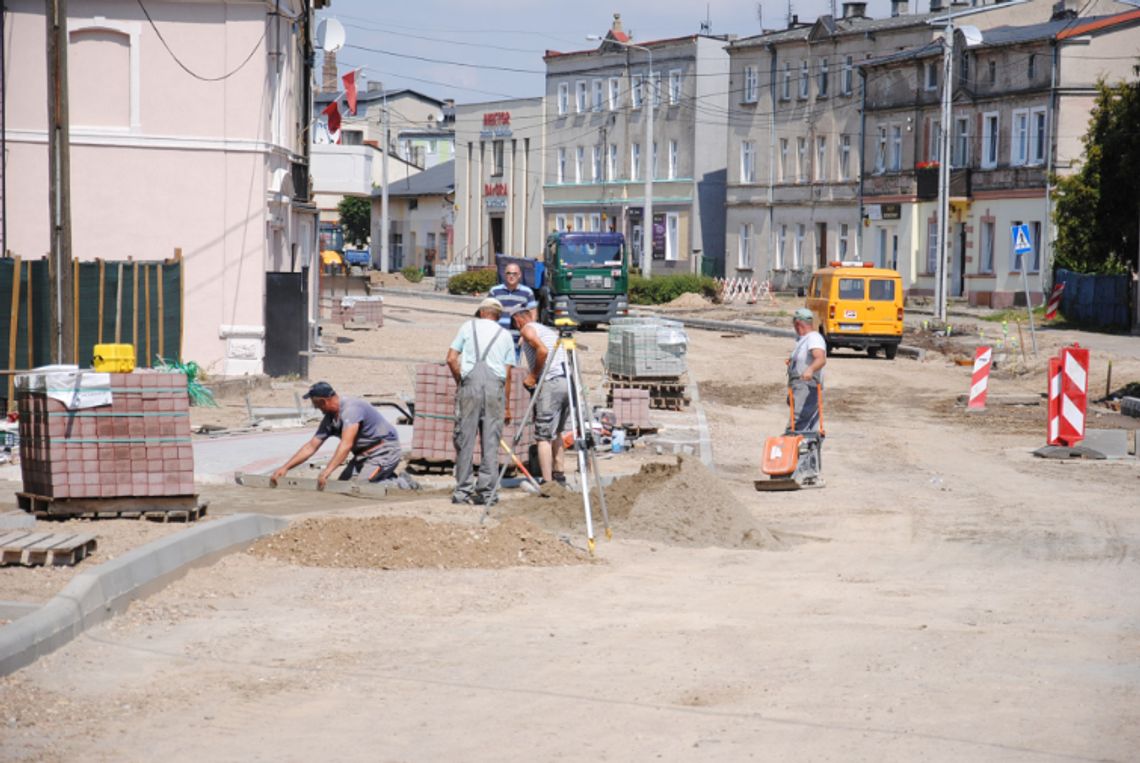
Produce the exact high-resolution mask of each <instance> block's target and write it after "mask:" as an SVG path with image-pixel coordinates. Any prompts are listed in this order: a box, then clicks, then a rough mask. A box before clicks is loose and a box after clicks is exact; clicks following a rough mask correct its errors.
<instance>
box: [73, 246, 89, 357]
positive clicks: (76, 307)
mask: <svg viewBox="0 0 1140 763" xmlns="http://www.w3.org/2000/svg"><path fill="white" fill-rule="evenodd" d="M71 291H72V292H74V295H73V297H74V299H75V301H74V302H72V305H74V307H73V308H72V316H71V317H72V321H71V322H72V327H71V362H72V363H75V364H77V365H78V366H80V367H82V366H86V365H88V363H84V362H82V361H81V360H79V314H80V310H79V258H78V257H73V258H72V260H71ZM88 361H90V358H88Z"/></svg>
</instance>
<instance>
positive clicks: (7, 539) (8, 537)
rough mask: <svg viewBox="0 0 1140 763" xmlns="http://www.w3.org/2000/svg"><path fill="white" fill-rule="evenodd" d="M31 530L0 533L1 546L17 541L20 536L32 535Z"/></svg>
mask: <svg viewBox="0 0 1140 763" xmlns="http://www.w3.org/2000/svg"><path fill="white" fill-rule="evenodd" d="M31 534H32V531H31V530H12V531H11V532H6V533H4V534H3V535H0V546H7V545H8V544H9V543H15V542H16V541H18V540H19V539H20V538H23V537H25V536H27V535H31Z"/></svg>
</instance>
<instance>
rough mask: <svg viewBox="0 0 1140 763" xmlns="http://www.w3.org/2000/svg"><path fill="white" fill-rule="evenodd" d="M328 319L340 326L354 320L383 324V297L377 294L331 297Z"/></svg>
mask: <svg viewBox="0 0 1140 763" xmlns="http://www.w3.org/2000/svg"><path fill="white" fill-rule="evenodd" d="M330 319H331V320H332V322H333V323H339V324H341V325H342V326H343V325H345V324H347V323H349V322H351V321H354V320H355V321H356V322H358V323H375V324H376V325H377V326H383V325H384V298H383V297H381V296H379V295H377V296H373V297H340V298H336V299H333V302H332V308H331V315H330Z"/></svg>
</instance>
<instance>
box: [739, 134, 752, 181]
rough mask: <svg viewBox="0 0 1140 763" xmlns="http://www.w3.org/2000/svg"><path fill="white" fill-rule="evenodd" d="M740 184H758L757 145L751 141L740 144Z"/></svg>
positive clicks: (743, 141)
mask: <svg viewBox="0 0 1140 763" xmlns="http://www.w3.org/2000/svg"><path fill="white" fill-rule="evenodd" d="M740 182H741V183H755V182H756V143H755V142H754V141H751V140H742V141H741V142H740Z"/></svg>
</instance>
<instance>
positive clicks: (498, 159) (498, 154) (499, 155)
mask: <svg viewBox="0 0 1140 763" xmlns="http://www.w3.org/2000/svg"><path fill="white" fill-rule="evenodd" d="M491 165H492V166H491V176H492V177H500V176H502V174H503V141H501V140H496V141H493V142H492V143H491Z"/></svg>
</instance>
